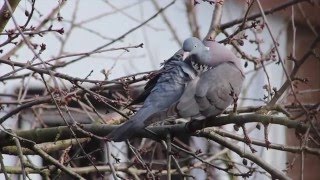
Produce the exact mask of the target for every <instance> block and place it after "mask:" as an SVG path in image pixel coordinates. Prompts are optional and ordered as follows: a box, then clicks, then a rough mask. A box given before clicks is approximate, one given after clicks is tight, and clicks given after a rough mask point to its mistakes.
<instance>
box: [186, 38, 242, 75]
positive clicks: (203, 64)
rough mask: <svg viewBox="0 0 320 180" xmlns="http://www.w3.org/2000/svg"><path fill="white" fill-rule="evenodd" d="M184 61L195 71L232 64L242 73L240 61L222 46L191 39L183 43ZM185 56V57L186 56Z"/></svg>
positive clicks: (212, 42)
mask: <svg viewBox="0 0 320 180" xmlns="http://www.w3.org/2000/svg"><path fill="white" fill-rule="evenodd" d="M182 49H183V51H184V52H186V53H185V54H184V59H185V61H186V62H188V63H190V64H191V65H192V66H193V68H194V69H195V70H196V71H198V72H199V71H201V72H203V71H206V70H208V69H212V68H214V67H215V66H218V65H219V64H222V63H228V62H230V63H233V64H235V66H236V67H237V68H238V69H239V70H240V71H242V67H241V63H240V60H239V59H238V58H237V57H236V56H235V55H234V54H233V53H232V52H231V51H230V50H229V49H228V48H226V47H225V46H224V45H222V44H219V43H217V42H215V41H204V42H202V41H201V40H200V39H198V38H196V37H191V38H188V39H186V40H185V41H184V42H183V46H182ZM186 54H187V55H186Z"/></svg>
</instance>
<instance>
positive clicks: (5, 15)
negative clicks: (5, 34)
mask: <svg viewBox="0 0 320 180" xmlns="http://www.w3.org/2000/svg"><path fill="white" fill-rule="evenodd" d="M19 2H20V0H10V1H9V4H10V6H11V8H12V11H14V10H15V9H16V7H17V6H18V4H19ZM10 18H11V15H10V13H9V10H8V5H7V3H4V4H3V6H2V8H1V10H0V33H1V32H2V31H3V29H4V28H5V27H6V25H7V23H8V21H9V20H10Z"/></svg>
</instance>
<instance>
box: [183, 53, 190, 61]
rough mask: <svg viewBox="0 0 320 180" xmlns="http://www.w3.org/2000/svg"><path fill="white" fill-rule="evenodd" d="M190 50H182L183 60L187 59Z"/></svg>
mask: <svg viewBox="0 0 320 180" xmlns="http://www.w3.org/2000/svg"><path fill="white" fill-rule="evenodd" d="M189 54H190V52H184V53H183V60H185V59H187V57H188V56H189Z"/></svg>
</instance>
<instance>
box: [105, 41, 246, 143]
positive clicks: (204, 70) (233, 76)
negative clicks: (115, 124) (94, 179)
mask: <svg viewBox="0 0 320 180" xmlns="http://www.w3.org/2000/svg"><path fill="white" fill-rule="evenodd" d="M243 80H244V74H243V71H242V68H241V63H240V60H239V59H238V58H237V57H236V56H235V55H234V54H233V53H232V52H231V51H230V50H229V49H227V48H226V47H225V46H223V45H221V44H219V43H217V42H214V41H204V42H202V41H201V40H199V39H198V38H195V37H191V38H188V39H186V40H185V41H184V43H183V47H182V50H180V51H178V52H177V53H176V54H175V55H174V56H173V57H172V58H170V59H169V60H168V61H167V62H166V63H165V64H164V67H163V68H162V69H161V70H160V73H159V74H158V75H157V76H156V77H154V78H153V79H151V80H150V81H149V82H148V83H147V85H146V88H145V92H144V93H143V98H145V102H144V104H143V106H142V107H141V109H140V110H139V111H138V112H137V113H136V114H135V115H133V116H132V117H131V118H130V120H128V121H127V122H125V123H124V124H123V125H121V126H120V127H119V128H117V129H115V130H113V131H112V132H111V133H110V134H109V135H108V138H109V139H111V140H113V141H116V142H118V141H124V140H126V139H129V138H130V137H132V136H133V135H134V134H135V133H136V132H137V131H140V130H143V129H144V128H145V127H146V126H148V125H150V124H151V123H153V122H158V121H162V120H164V119H165V118H166V117H168V116H172V115H175V116H176V117H183V118H188V117H191V118H199V117H209V116H217V115H219V114H221V113H222V112H223V111H224V110H225V109H226V108H227V107H228V106H229V105H231V104H232V103H233V102H234V101H235V99H236V97H238V95H239V94H240V91H241V87H242V83H243Z"/></svg>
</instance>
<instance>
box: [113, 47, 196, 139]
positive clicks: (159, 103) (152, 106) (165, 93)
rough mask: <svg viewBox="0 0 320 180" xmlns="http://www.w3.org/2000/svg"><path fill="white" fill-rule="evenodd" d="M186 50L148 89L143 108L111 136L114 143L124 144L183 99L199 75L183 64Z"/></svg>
mask: <svg viewBox="0 0 320 180" xmlns="http://www.w3.org/2000/svg"><path fill="white" fill-rule="evenodd" d="M183 53H184V52H183V50H179V51H178V52H177V53H176V54H175V55H174V56H173V57H171V58H170V59H169V60H167V61H166V62H165V63H164V66H163V68H162V69H160V70H159V73H157V74H156V76H155V77H153V78H152V79H151V80H150V81H149V82H148V83H147V85H146V87H145V92H144V93H142V95H141V96H140V97H139V98H138V100H137V101H138V102H139V101H141V100H145V101H144V104H143V106H142V107H141V108H140V109H139V111H138V112H137V113H136V114H134V115H133V116H132V117H130V119H129V120H128V121H127V122H125V123H124V124H123V125H121V126H120V127H118V128H117V129H115V130H113V131H112V132H111V133H110V134H108V136H107V138H109V139H110V140H112V141H115V142H119V141H124V140H126V139H129V138H130V137H132V135H133V134H135V133H136V132H137V131H139V130H142V129H144V128H145V127H146V126H148V125H150V124H151V123H152V122H151V121H148V119H150V117H153V116H155V114H157V113H158V112H163V111H165V110H166V109H167V108H168V107H170V106H171V105H172V104H174V103H175V102H176V101H177V100H179V98H180V97H181V95H182V93H183V92H184V89H185V87H186V85H187V83H188V82H189V81H190V80H191V79H193V78H194V77H195V75H196V72H195V71H194V70H193V68H192V67H191V66H189V65H188V64H186V63H184V62H183Z"/></svg>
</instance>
